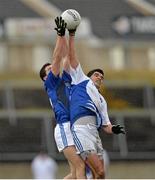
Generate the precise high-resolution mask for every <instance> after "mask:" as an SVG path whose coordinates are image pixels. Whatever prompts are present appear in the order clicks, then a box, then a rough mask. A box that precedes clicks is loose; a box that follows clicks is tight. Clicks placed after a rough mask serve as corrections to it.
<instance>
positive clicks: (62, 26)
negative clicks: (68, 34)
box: [54, 16, 67, 36]
mask: <svg viewBox="0 0 155 180" xmlns="http://www.w3.org/2000/svg"><path fill="white" fill-rule="evenodd" d="M55 24H56V28H54V29H55V30H56V31H57V34H58V36H64V35H65V31H66V26H67V23H65V21H64V20H63V19H62V17H61V16H60V17H56V18H55Z"/></svg>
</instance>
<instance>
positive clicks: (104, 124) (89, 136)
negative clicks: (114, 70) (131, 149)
mask: <svg viewBox="0 0 155 180" xmlns="http://www.w3.org/2000/svg"><path fill="white" fill-rule="evenodd" d="M74 35H75V31H73V32H71V33H70V36H69V55H70V56H69V57H70V65H71V68H70V75H71V77H72V88H71V92H70V96H71V97H70V119H71V129H72V132H73V138H74V142H75V145H76V148H77V151H78V153H79V154H80V155H81V157H82V158H83V159H84V160H85V162H86V163H87V164H88V165H89V166H90V167H91V169H92V171H93V175H94V178H95V179H96V178H99V179H103V178H105V172H104V162H103V147H102V143H101V139H100V137H99V133H98V128H103V130H104V131H105V132H107V133H109V134H112V133H115V134H119V133H125V132H124V130H123V127H122V126H120V125H112V124H111V122H110V120H109V116H108V112H107V103H106V101H105V99H104V98H103V97H102V96H101V94H100V93H99V91H98V89H99V87H100V86H101V84H102V82H103V79H104V73H103V71H102V70H101V69H95V70H93V71H91V72H90V73H89V74H88V75H89V76H90V78H89V77H88V76H86V75H85V74H84V73H83V71H82V68H81V66H80V63H79V61H78V59H77V57H76V54H75V47H74V40H75V37H74Z"/></svg>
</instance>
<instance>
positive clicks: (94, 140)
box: [72, 124, 103, 156]
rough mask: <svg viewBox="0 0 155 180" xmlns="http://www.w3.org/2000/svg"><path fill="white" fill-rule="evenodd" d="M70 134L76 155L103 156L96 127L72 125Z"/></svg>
mask: <svg viewBox="0 0 155 180" xmlns="http://www.w3.org/2000/svg"><path fill="white" fill-rule="evenodd" d="M72 134H73V139H74V143H75V146H76V149H77V153H78V154H82V153H83V152H94V153H96V154H98V155H99V156H103V147H102V142H101V139H100V137H99V132H98V130H97V128H96V126H94V125H91V124H87V125H73V127H72Z"/></svg>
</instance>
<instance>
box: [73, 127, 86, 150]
mask: <svg viewBox="0 0 155 180" xmlns="http://www.w3.org/2000/svg"><path fill="white" fill-rule="evenodd" d="M72 134H73V140H74V143H75V145H76V147H77V149H78V150H79V152H80V153H81V152H83V151H84V150H83V147H82V144H81V142H80V140H79V139H78V137H77V135H76V133H75V131H74V127H72Z"/></svg>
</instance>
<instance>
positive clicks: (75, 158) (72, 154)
mask: <svg viewBox="0 0 155 180" xmlns="http://www.w3.org/2000/svg"><path fill="white" fill-rule="evenodd" d="M63 153H64V155H65V157H66V158H67V160H68V161H70V162H71V163H72V164H73V165H74V166H77V165H78V164H79V165H80V164H84V161H83V160H82V159H81V157H80V156H79V155H78V154H76V148H75V146H69V147H67V148H65V149H64V150H63Z"/></svg>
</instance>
